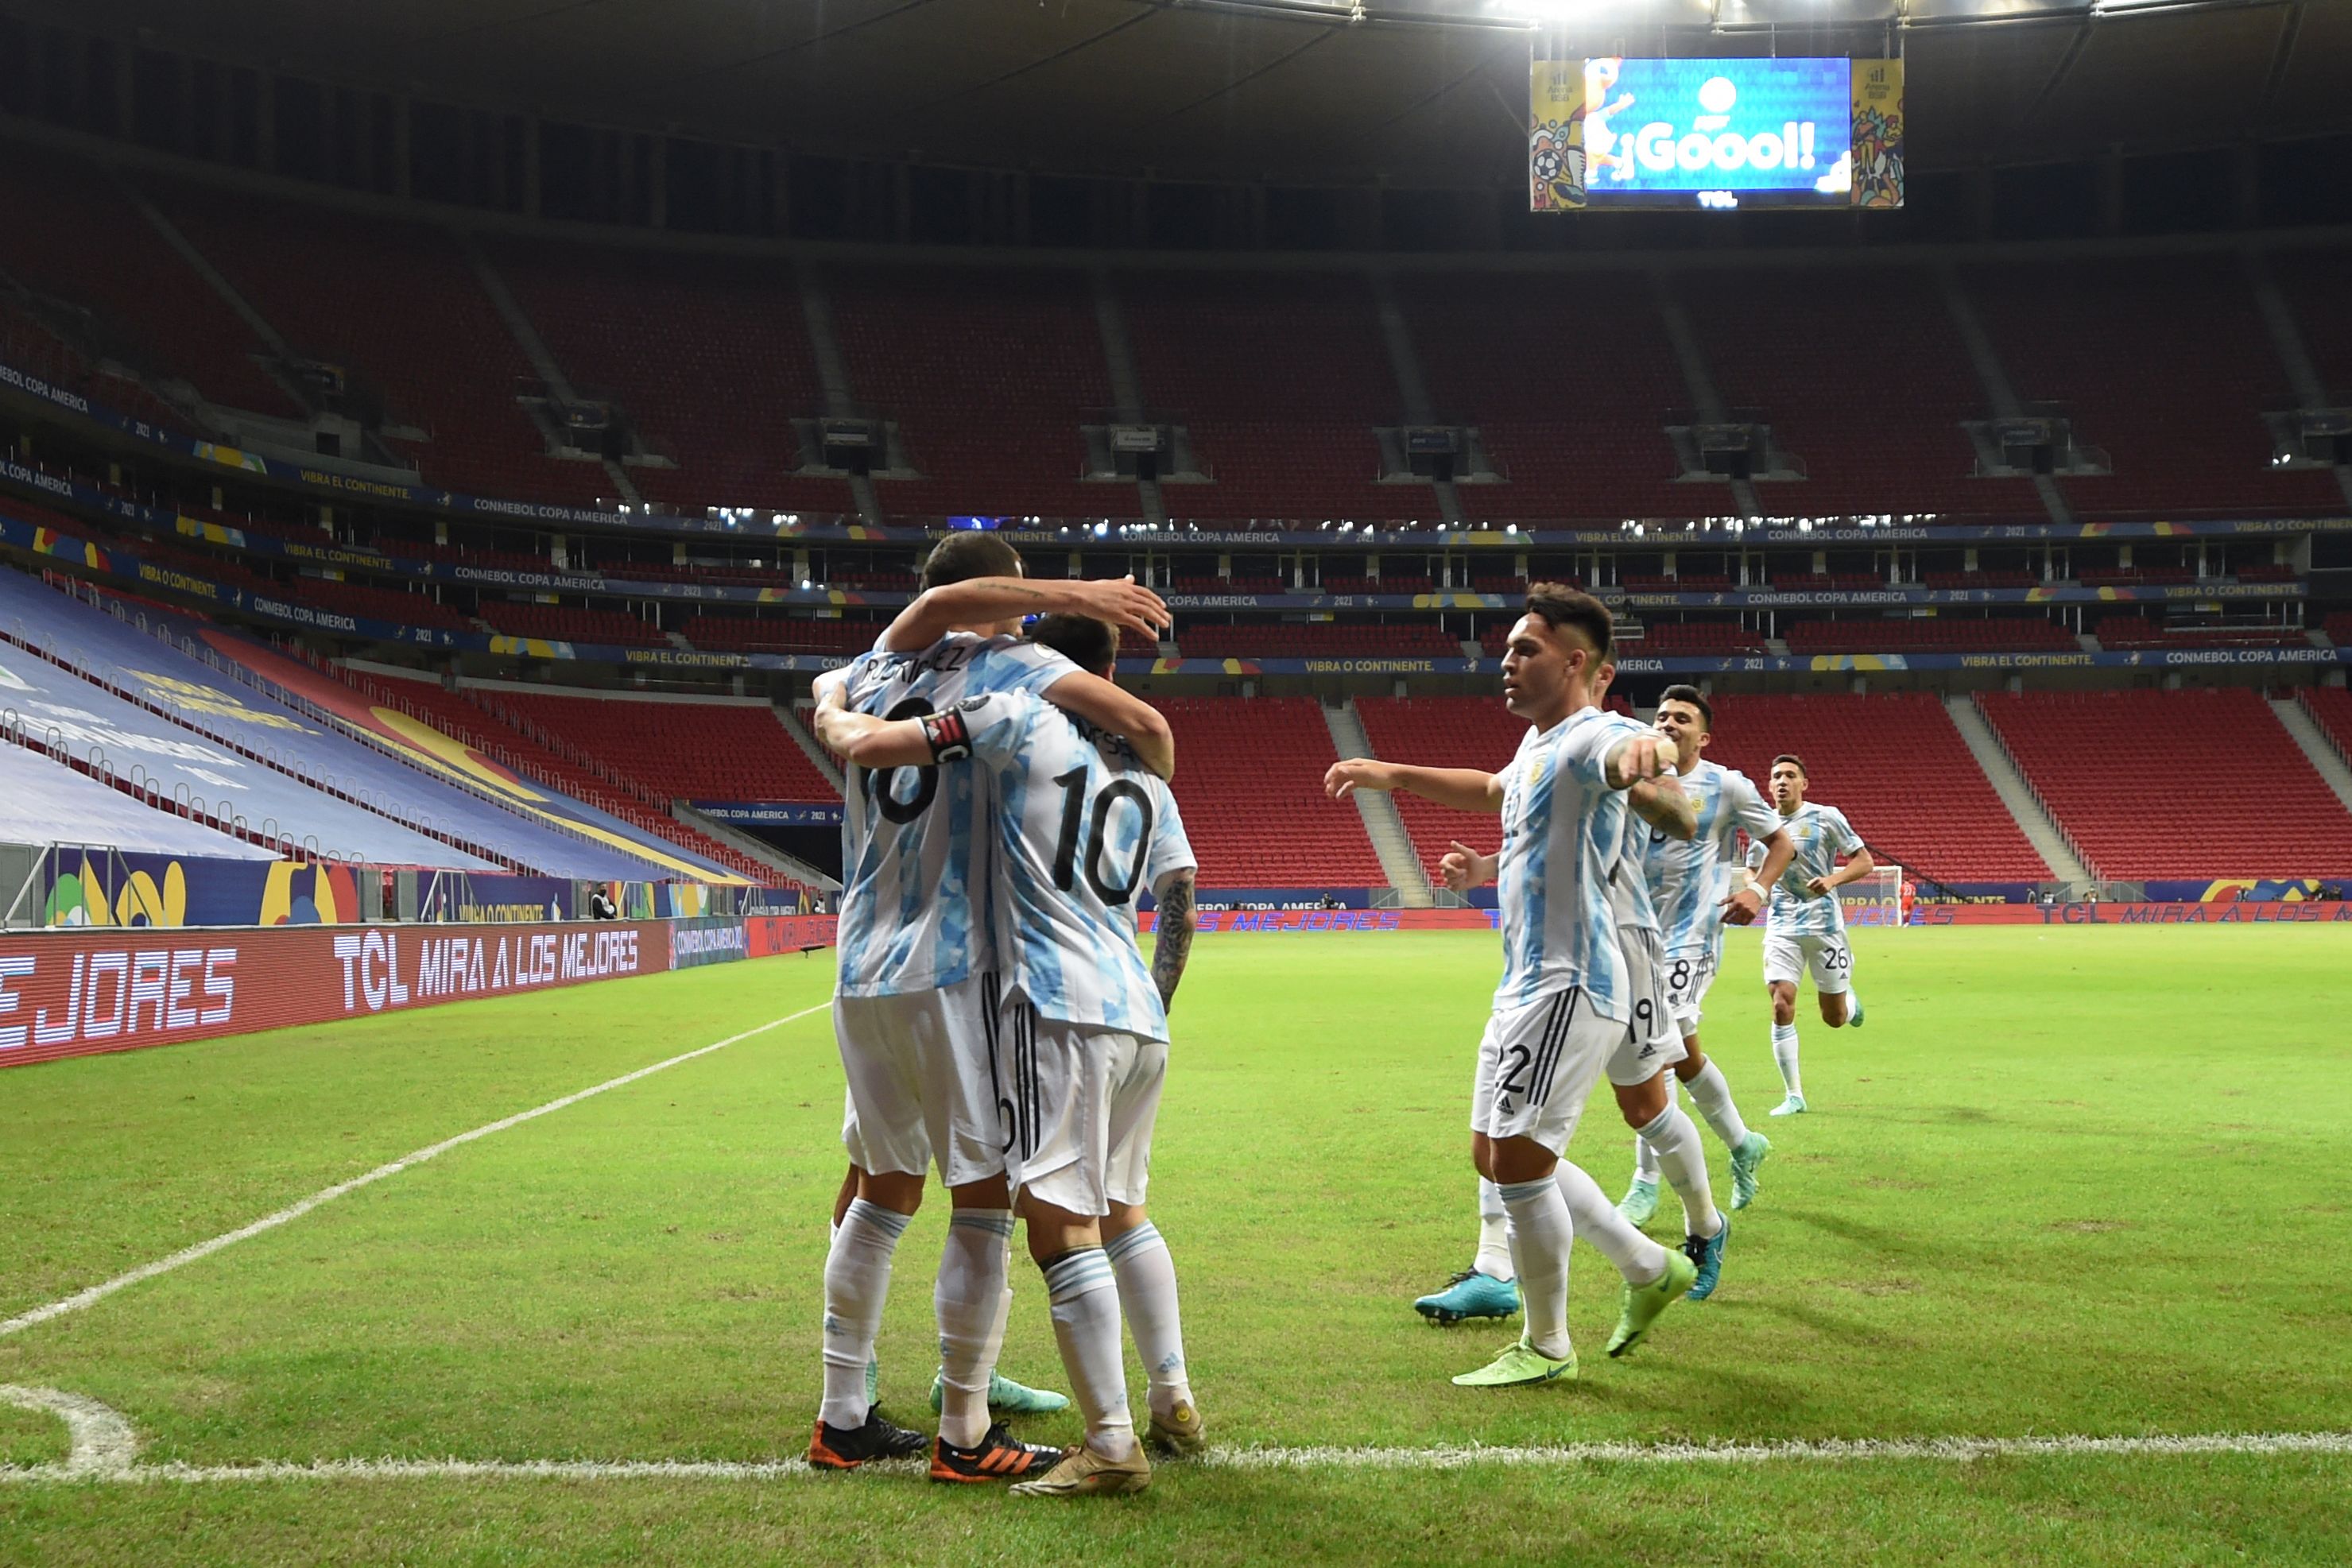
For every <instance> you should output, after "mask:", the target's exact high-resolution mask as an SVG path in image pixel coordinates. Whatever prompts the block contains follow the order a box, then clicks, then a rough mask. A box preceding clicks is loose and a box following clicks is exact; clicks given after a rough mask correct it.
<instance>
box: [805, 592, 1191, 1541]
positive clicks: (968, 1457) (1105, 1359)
mask: <svg viewBox="0 0 2352 1568" xmlns="http://www.w3.org/2000/svg"><path fill="white" fill-rule="evenodd" d="M1037 639H1038V641H1039V642H1041V643H1045V644H1047V645H1049V646H1054V647H1056V648H1059V649H1061V650H1063V651H1064V652H1066V653H1069V654H1070V655H1072V656H1073V658H1074V660H1075V662H1076V663H1077V664H1079V665H1080V666H1081V667H1092V668H1095V669H1097V670H1101V671H1105V672H1107V671H1108V669H1109V668H1110V667H1111V664H1112V662H1113V660H1114V659H1115V658H1116V657H1117V653H1118V635H1117V633H1116V632H1115V631H1114V630H1113V629H1112V628H1111V627H1109V626H1108V625H1106V624H1104V623H1103V622H1099V621H1090V620H1081V619H1078V618H1076V617H1049V618H1047V619H1046V620H1045V621H1044V622H1041V623H1040V625H1039V627H1038V631H1037ZM819 733H820V734H821V735H822V736H823V737H824V741H825V743H826V744H827V745H828V746H831V747H834V748H835V750H837V751H839V752H841V753H842V754H843V755H844V756H845V757H847V758H850V759H851V760H852V761H853V762H855V763H856V764H858V765H859V766H861V767H865V768H887V767H905V766H913V765H919V764H924V763H929V762H934V761H936V762H941V763H949V762H961V761H963V760H964V759H966V758H969V759H970V764H971V768H972V769H976V770H984V771H986V772H988V773H990V774H992V775H993V776H995V778H996V779H997V780H998V788H997V791H996V794H997V798H998V800H999V809H998V810H997V813H996V818H995V833H996V840H997V855H996V874H995V884H994V885H995V887H996V890H997V894H998V897H997V900H996V915H997V920H998V923H999V946H1000V949H1001V952H1002V956H1003V963H1004V976H1005V980H1006V989H1005V992H1004V994H1003V1006H1002V1009H1001V1011H1000V1013H999V1015H998V1018H999V1019H1000V1020H1001V1021H1000V1022H999V1023H998V1026H997V1028H996V1029H995V1030H993V1031H992V1035H991V1037H990V1040H989V1047H990V1050H989V1056H988V1067H989V1071H990V1075H991V1079H992V1086H993V1089H994V1092H995V1096H996V1107H997V1111H998V1120H999V1125H1000V1129H1001V1135H1002V1139H1003V1156H1004V1168H1005V1175H1006V1176H1007V1178H1008V1180H1009V1181H1010V1183H1011V1184H1012V1186H1013V1189H1014V1191H1015V1192H1016V1193H1017V1194H1018V1197H1017V1199H1016V1202H1017V1206H1018V1207H1019V1210H1020V1213H1021V1217H1022V1219H1023V1221H1024V1225H1025V1227H1026V1228H1027V1230H1028V1235H1029V1250H1030V1253H1031V1256H1033V1257H1034V1259H1035V1260H1036V1261H1037V1264H1038V1267H1039V1268H1041V1269H1042V1270H1045V1282H1046V1289H1047V1291H1048V1293H1049V1294H1050V1296H1051V1298H1052V1301H1053V1317H1054V1333H1055V1339H1056V1340H1057V1341H1058V1342H1059V1343H1060V1346H1061V1351H1062V1359H1063V1362H1064V1364H1066V1367H1067V1368H1068V1371H1069V1374H1070V1376H1071V1378H1072V1380H1073V1383H1074V1385H1075V1386H1076V1390H1077V1396H1078V1404H1079V1406H1080V1408H1081V1409H1082V1410H1083V1412H1084V1413H1085V1416H1086V1421H1087V1439H1086V1441H1085V1443H1084V1444H1082V1445H1081V1446H1079V1447H1078V1448H1073V1449H1071V1450H1070V1451H1069V1452H1068V1453H1067V1454H1066V1455H1062V1454H1057V1455H1056V1456H1055V1457H1056V1458H1057V1459H1058V1461H1059V1462H1058V1463H1057V1464H1055V1466H1054V1468H1053V1469H1052V1470H1051V1471H1049V1472H1048V1473H1046V1474H1045V1475H1044V1476H1043V1477H1042V1478H1039V1479H1032V1480H1026V1481H1022V1482H1020V1483H1018V1484H1016V1485H1015V1486H1014V1487H1013V1490H1014V1491H1015V1492H1016V1493H1020V1494H1022V1495H1024V1496H1036V1497H1048V1496H1078V1495H1085V1494H1097V1493H1111V1492H1127V1491H1140V1490H1143V1489H1144V1488H1145V1487H1146V1486H1147V1485H1149V1484H1150V1479H1151V1467H1150V1461H1149V1460H1148V1459H1146V1458H1145V1457H1144V1453H1143V1448H1142V1445H1141V1444H1139V1443H1138V1441H1137V1440H1136V1436H1135V1428H1134V1426H1133V1423H1132V1420H1131V1418H1130V1416H1129V1413H1128V1402H1127V1386H1126V1370H1125V1365H1124V1363H1123V1361H1122V1359H1121V1352H1120V1345H1119V1319H1120V1309H1121V1307H1122V1305H1124V1306H1125V1307H1126V1309H1127V1315H1128V1316H1129V1319H1130V1321H1131V1322H1133V1324H1134V1328H1135V1339H1136V1350H1137V1352H1138V1354H1139V1355H1140V1356H1141V1358H1142V1360H1143V1364H1144V1365H1145V1367H1146V1368H1147V1369H1148V1370H1149V1371H1150V1379H1151V1395H1150V1400H1151V1426H1150V1433H1149V1440H1150V1442H1151V1444H1152V1445H1153V1446H1154V1447H1157V1448H1161V1449H1163V1450H1166V1451H1171V1452H1179V1453H1183V1452H1198V1451H1199V1450H1200V1449H1201V1448H1202V1446H1203V1436H1202V1433H1203V1428H1202V1421H1201V1417H1200V1414H1199V1411H1198V1410H1197V1408H1196V1407H1195V1406H1194V1404H1193V1401H1192V1389H1191V1387H1190V1386H1189V1385H1188V1382H1187V1379H1186V1374H1185V1366H1184V1350H1183V1335H1182V1327H1181V1317H1180V1314H1179V1312H1178V1308H1177V1301H1176V1279H1175V1270H1174V1268H1173V1266H1172V1265H1171V1262H1170V1260H1169V1256H1168V1249H1167V1246H1166V1244H1165V1242H1163V1241H1162V1240H1161V1239H1160V1234H1159V1231H1158V1230H1157V1229H1156V1228H1154V1227H1153V1226H1152V1225H1151V1223H1150V1219H1149V1218H1147V1217H1146V1216H1145V1213H1144V1207H1143V1204H1144V1194H1145V1187H1146V1183H1147V1177H1148V1174H1149V1170H1150V1155H1151V1130H1152V1123H1153V1120H1154V1117H1155V1116H1156V1114H1157V1113H1158V1109H1159V1104H1160V1086H1161V1082H1162V1081H1163V1079H1164V1078H1165V1076H1166V1073H1167V1065H1168V1023H1167V1013H1166V1004H1167V1000H1168V998H1171V997H1172V996H1173V995H1174V993H1175V989H1176V986H1177V983H1178V981H1179V980H1180V979H1181V977H1182V974H1183V967H1184V960H1185V957H1186V956H1187V955H1188V954H1189V952H1190V950H1191V937H1192V918H1191V909H1192V879H1193V869H1192V868H1193V864H1194V862H1193V857H1192V845H1191V844H1190V843H1189V842H1187V841H1186V840H1185V837H1184V828H1183V823H1182V821H1181V819H1180V818H1179V816H1178V814H1177V810H1176V802H1175V799H1174V797H1173V796H1171V794H1170V793H1169V791H1168V787H1167V785H1166V784H1165V783H1164V782H1162V781H1161V780H1160V779H1159V777H1157V776H1156V775H1155V774H1154V773H1152V772H1151V771H1150V769H1149V768H1145V767H1144V766H1143V764H1142V762H1141V761H1140V760H1139V758H1138V757H1137V755H1136V753H1135V750H1134V748H1133V747H1129V745H1128V744H1127V743H1126V742H1124V741H1121V740H1119V739H1118V738H1117V737H1113V736H1110V735H1108V734H1107V733H1106V732H1104V731H1101V730H1098V729H1097V728H1095V727H1092V726H1090V725H1088V724H1087V723H1086V721H1084V720H1083V719H1073V718H1072V717H1071V716H1068V715H1066V714H1064V713H1063V712H1062V711H1061V710H1060V709H1059V708H1056V707H1055V706H1051V705H1050V704H1048V703H1045V702H1044V701H1042V700H1040V699H1039V698H1038V697H1036V696H1035V695H1033V694H1031V693H1028V692H1023V691H1005V692H998V693H995V694H992V695H986V696H976V697H971V698H967V699H966V700H964V701H962V702H961V703H958V704H956V705H955V706H953V707H951V708H950V709H948V710H947V711H946V712H943V713H940V714H938V715H934V716H926V717H922V718H919V719H916V718H910V719H904V720H901V721H899V722H898V723H895V724H892V723H886V722H884V721H882V720H880V719H878V718H875V717H871V716H866V715H861V714H852V713H848V712H845V711H843V710H839V709H829V710H827V711H824V712H823V713H821V714H820V715H819ZM949 771H950V773H952V772H953V771H958V770H956V769H950V770H949ZM1144 887H1149V888H1150V889H1151V891H1152V893H1153V895H1154V897H1155V898H1157V899H1158V900H1159V902H1160V913H1161V917H1162V933H1161V937H1160V943H1159V945H1158V946H1157V949H1156V952H1155V956H1154V961H1153V963H1152V965H1151V966H1150V967H1149V968H1147V967H1146V966H1145V964H1144V961H1143V956H1142V954H1141V952H1140V950H1139V948H1138V946H1137V944H1136V938H1135V918H1134V910H1133V904H1134V901H1135V898H1136V895H1137V893H1138V892H1139V889H1141V888H1144ZM1106 1239H1108V1246H1106ZM942 1332H944V1325H943V1330H942ZM974 1370H979V1369H974ZM970 1440H971V1439H970V1438H968V1437H963V1436H961V1435H957V1434H951V1433H950V1431H949V1430H948V1428H947V1427H945V1426H944V1425H943V1426H942V1427H941V1429H940V1441H939V1446H938V1448H937V1450H936V1452H935V1454H934V1457H933V1459H932V1475H933V1476H934V1477H935V1478H938V1479H957V1480H967V1479H968V1480H988V1479H995V1476H996V1474H997V1473H998V1472H997V1471H996V1470H992V1469H990V1468H989V1466H990V1463H991V1457H990V1456H989V1455H988V1454H987V1453H986V1452H984V1451H981V1450H975V1449H972V1448H961V1447H959V1446H958V1445H960V1444H962V1443H966V1442H969V1441H970ZM998 1451H999V1452H1002V1451H1003V1450H1002V1448H1001V1447H1000V1448H999V1449H998Z"/></svg>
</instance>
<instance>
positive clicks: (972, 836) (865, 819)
mask: <svg viewBox="0 0 2352 1568" xmlns="http://www.w3.org/2000/svg"><path fill="white" fill-rule="evenodd" d="M1076 670H1077V666H1076V664H1072V663H1070V661H1069V660H1067V659H1066V658H1064V657H1063V656H1062V655H1061V654H1059V653H1055V652H1054V651H1053V650H1052V649H1050V648H1046V647H1043V646H1040V645H1039V644H1037V643H1026V642H1023V641H1022V640H1020V639H1019V638H1015V637H981V636H977V635H975V634H973V633H971V632H951V633H950V634H949V635H948V636H946V637H943V638H941V639H940V641H939V642H937V643H933V644H931V646H929V648H926V649H924V650H923V651H922V652H920V653H885V652H883V651H882V650H880V649H877V650H875V651H874V652H873V653H863V654H860V655H859V656H858V657H857V658H856V660H854V661H853V662H852V663H851V664H850V666H849V677H848V679H849V689H848V690H847V691H846V692H845V694H844V696H845V700H846V701H847V702H848V704H849V706H851V707H852V708H854V709H856V711H857V712H859V713H866V714H873V715H876V716H880V717H885V718H909V717H912V716H916V715H918V714H928V713H937V712H940V711H941V710H943V709H946V708H950V707H953V706H955V705H956V704H957V703H959V702H961V701H964V700H966V699H967V698H970V697H973V696H979V695H987V694H989V693H992V692H1000V691H1021V692H1042V691H1043V690H1045V688H1046V687H1048V686H1050V685H1053V684H1054V683H1055V682H1056V681H1058V680H1060V679H1061V678H1062V677H1063V676H1065V675H1068V674H1075V673H1076ZM843 784H844V788H843V789H842V814H841V882H842V894H841V931H840V936H839V944H840V949H839V975H838V978H837V979H836V981H835V988H837V989H838V990H839V992H840V993H841V994H842V995H843V996H849V997H892V996H905V995H908V994H910V993H914V992H919V991H930V990H938V989H940V988H942V987H945V986H954V985H961V984H962V983H963V982H964V981H966V980H968V979H970V978H971V977H973V976H974V975H977V974H980V973H982V972H984V971H986V970H988V969H990V968H993V967H996V966H997V965H998V963H999V961H1000V955H999V953H998V950H997V948H996V946H995V945H994V944H993V943H992V940H991V924H992V923H991V920H990V915H989V910H988V907H987V900H988V897H989V892H990V876H991V869H992V862H991V859H990V856H991V854H992V846H993V843H994V840H993V838H992V834H991V833H990V831H989V828H990V826H991V824H992V822H993V821H994V819H995V814H996V781H995V779H994V777H993V776H992V775H991V774H988V773H986V772H983V771H982V770H980V769H977V768H956V767H949V768H857V767H852V768H850V769H849V770H848V774H847V777H846V778H845V779H844V780H843Z"/></svg>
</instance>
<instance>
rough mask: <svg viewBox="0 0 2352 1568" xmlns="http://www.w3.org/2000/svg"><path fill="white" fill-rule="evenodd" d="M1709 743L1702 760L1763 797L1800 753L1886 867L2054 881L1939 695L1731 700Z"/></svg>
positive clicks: (1718, 715) (1816, 794) (1814, 789)
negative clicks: (1785, 757)
mask: <svg viewBox="0 0 2352 1568" xmlns="http://www.w3.org/2000/svg"><path fill="white" fill-rule="evenodd" d="M1714 737H1715V738H1714V739H1713V741H1712V742H1711V743H1710V744H1709V745H1708V747H1707V751H1706V755H1707V757H1708V758H1710V759H1712V760H1714V761H1716V762H1719V763H1721V764H1723V765H1724V766H1725V767H1727V768H1738V770H1739V771H1740V772H1742V773H1745V774H1747V775H1748V778H1749V779H1753V780H1754V781H1755V784H1756V787H1757V789H1759V790H1769V778H1770V776H1771V770H1772V758H1774V757H1775V756H1777V755H1778V754H1780V753H1781V752H1784V751H1789V752H1794V753H1796V754H1797V755H1798V756H1800V757H1801V758H1804V759H1805V775H1806V778H1807V779H1809V780H1810V781H1811V786H1810V788H1809V789H1808V790H1807V791H1806V793H1807V796H1808V798H1809V799H1811V800H1818V801H1820V802H1821V803H1822V804H1823V805H1829V806H1835V807H1836V808H1837V809H1838V810H1841V811H1843V812H1844V813H1845V815H1846V820H1847V821H1850V822H1852V823H1853V828H1854V831H1856V832H1858V833H1860V834H1861V835H1862V836H1863V840H1864V842H1866V843H1868V844H1869V845H1870V847H1871V851H1872V852H1873V853H1874V854H1875V855H1877V856H1878V857H1879V858H1880V859H1882V860H1893V861H1896V862H1901V864H1902V865H1903V866H1904V867H1905V868H1906V870H1910V871H1916V872H1919V873H1925V874H1927V875H1928V876H1931V877H1934V878H1935V879H1936V880H1937V881H1939V882H1948V883H1949V882H2043V881H2047V880H2048V879H2049V878H2050V876H2051V870H2050V867H2049V866H2048V864H2047V863H2045V862H2043V860H2042V857H2041V855H2040V854H2038V853H2037V852H2035V851H2034V848H2033V846H2032V844H2031V843H2030V842H2028V841H2027V840H2026V837H2025V831H2024V830H2023V829H2021V828H2020V827H2019V826H2018V825H2017V819H2016V818H2015V817H2014V816H2012V815H2011V812H2010V810H2009V808H2008V807H2007V806H2006V805H2004V804H2002V802H2001V799H2000V796H1999V795H1998V794H1996V793H1995V792H1994V790H1993V787H1992V781H1991V780H1990V779H1987V778H1986V777H1985V775H1984V769H1983V768H1979V767H1978V766H1977V760H1976V758H1975V756H1974V754H1972V753H1971V752H1970V751H1969V747H1968V742H1967V741H1965V740H1963V739H1962V738H1961V737H1960V732H1959V730H1958V728H1957V727H1954V725H1953V723H1952V719H1951V716H1950V715H1949V714H1948V713H1946V712H1945V711H1944V705H1943V703H1942V702H1941V701H1940V700H1939V699H1938V698H1937V697H1935V696H1933V695H1928V694H1926V693H1917V692H1907V693H1900V694H1896V695H1886V696H1849V695H1808V696H1794V695H1769V696H1763V695H1759V696H1727V697H1724V698H1722V699H1721V700H1719V701H1717V703H1716V705H1715V728H1714ZM1767 799H1768V800H1769V793H1768V795H1767Z"/></svg>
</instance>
